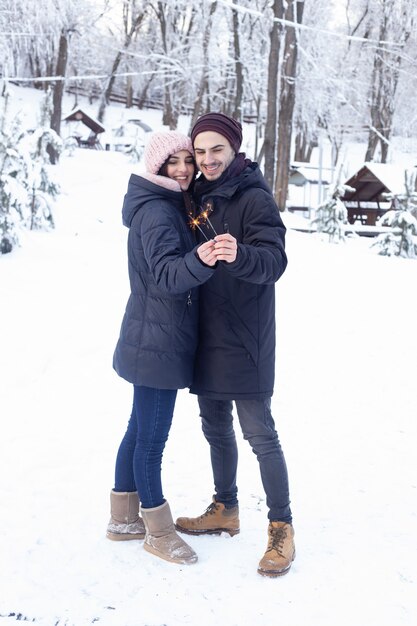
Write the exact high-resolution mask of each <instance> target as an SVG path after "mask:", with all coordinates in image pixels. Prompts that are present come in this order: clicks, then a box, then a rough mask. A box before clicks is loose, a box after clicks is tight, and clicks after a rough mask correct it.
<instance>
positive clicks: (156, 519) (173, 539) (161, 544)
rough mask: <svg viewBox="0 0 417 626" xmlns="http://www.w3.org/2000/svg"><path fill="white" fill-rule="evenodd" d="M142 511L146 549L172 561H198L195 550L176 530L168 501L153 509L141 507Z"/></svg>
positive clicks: (186, 562) (188, 562)
mask: <svg viewBox="0 0 417 626" xmlns="http://www.w3.org/2000/svg"><path fill="white" fill-rule="evenodd" d="M141 513H142V517H143V521H144V522H145V527H146V536H145V543H144V548H145V550H147V551H148V552H151V553H152V554H155V555H156V556H159V557H160V558H161V559H165V560H166V561H171V563H184V564H187V565H188V564H191V563H196V561H197V555H196V553H195V552H194V550H193V549H192V548H191V546H189V545H188V543H185V541H184V540H183V539H181V537H180V536H179V535H178V533H176V532H175V526H174V520H173V519H172V515H171V510H170V508H169V504H168V502H164V504H161V506H157V507H155V508H153V509H142V508H141Z"/></svg>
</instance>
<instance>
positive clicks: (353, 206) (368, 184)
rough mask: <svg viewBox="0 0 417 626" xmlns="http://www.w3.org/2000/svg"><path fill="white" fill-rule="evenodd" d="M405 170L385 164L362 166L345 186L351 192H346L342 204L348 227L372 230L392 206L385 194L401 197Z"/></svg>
mask: <svg viewBox="0 0 417 626" xmlns="http://www.w3.org/2000/svg"><path fill="white" fill-rule="evenodd" d="M404 177H405V170H404V168H403V167H398V166H395V165H390V164H386V163H365V164H364V165H363V166H362V167H361V168H360V170H358V171H357V172H356V173H355V174H354V175H353V176H351V177H350V178H349V180H347V181H346V182H345V185H349V187H353V188H354V189H355V191H354V192H346V193H345V195H344V196H343V197H342V198H341V200H342V201H343V202H344V203H345V205H346V209H347V213H348V221H349V223H350V224H354V223H355V222H361V223H362V224H364V225H367V226H375V224H376V223H377V221H378V219H379V218H380V217H381V216H382V215H384V213H386V212H387V211H388V210H389V209H390V208H391V202H390V201H389V200H387V198H386V197H384V194H389V193H391V194H399V193H404V190H405V188H404V180H405V178H404Z"/></svg>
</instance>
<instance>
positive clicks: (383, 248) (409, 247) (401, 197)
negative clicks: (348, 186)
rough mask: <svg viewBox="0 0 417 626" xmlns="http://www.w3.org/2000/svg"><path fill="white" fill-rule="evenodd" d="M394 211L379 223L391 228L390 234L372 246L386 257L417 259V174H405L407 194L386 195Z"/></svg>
mask: <svg viewBox="0 0 417 626" xmlns="http://www.w3.org/2000/svg"><path fill="white" fill-rule="evenodd" d="M386 198H387V200H391V201H392V205H393V207H394V208H393V209H391V210H390V211H387V212H386V213H385V215H383V216H382V217H381V219H380V221H379V223H380V224H381V225H383V226H389V227H390V228H391V230H390V232H388V233H384V234H383V235H380V236H379V237H377V239H376V240H375V242H374V243H373V244H372V246H375V247H377V248H378V249H379V254H381V255H385V256H401V257H406V258H411V259H417V219H416V218H417V191H416V173H415V172H413V173H412V174H410V173H408V172H405V193H404V194H397V195H395V194H386Z"/></svg>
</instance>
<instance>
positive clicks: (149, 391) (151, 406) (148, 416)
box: [114, 385, 177, 509]
mask: <svg viewBox="0 0 417 626" xmlns="http://www.w3.org/2000/svg"><path fill="white" fill-rule="evenodd" d="M176 397H177V390H176V389H153V388H150V387H139V386H136V385H135V386H134V392H133V408H132V415H131V417H130V420H129V423H128V426H127V430H126V433H125V436H124V437H123V439H122V442H121V444H120V447H119V451H118V453H117V458H116V471H115V486H114V490H115V491H137V492H138V494H139V499H140V502H141V505H142V507H143V508H145V509H150V508H153V507H156V506H160V505H161V504H163V503H164V502H165V499H164V496H163V493H162V483H161V464H162V455H163V452H164V448H165V444H166V442H167V439H168V435H169V430H170V428H171V423H172V416H173V413H174V406H175V400H176Z"/></svg>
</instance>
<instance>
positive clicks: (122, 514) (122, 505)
mask: <svg viewBox="0 0 417 626" xmlns="http://www.w3.org/2000/svg"><path fill="white" fill-rule="evenodd" d="M110 510H111V517H110V521H109V524H108V526H107V534H106V536H107V538H108V539H112V540H113V541H129V540H130V539H144V537H145V525H144V523H143V519H142V518H141V517H139V498H138V494H137V492H136V491H113V490H112V491H111V492H110Z"/></svg>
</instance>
